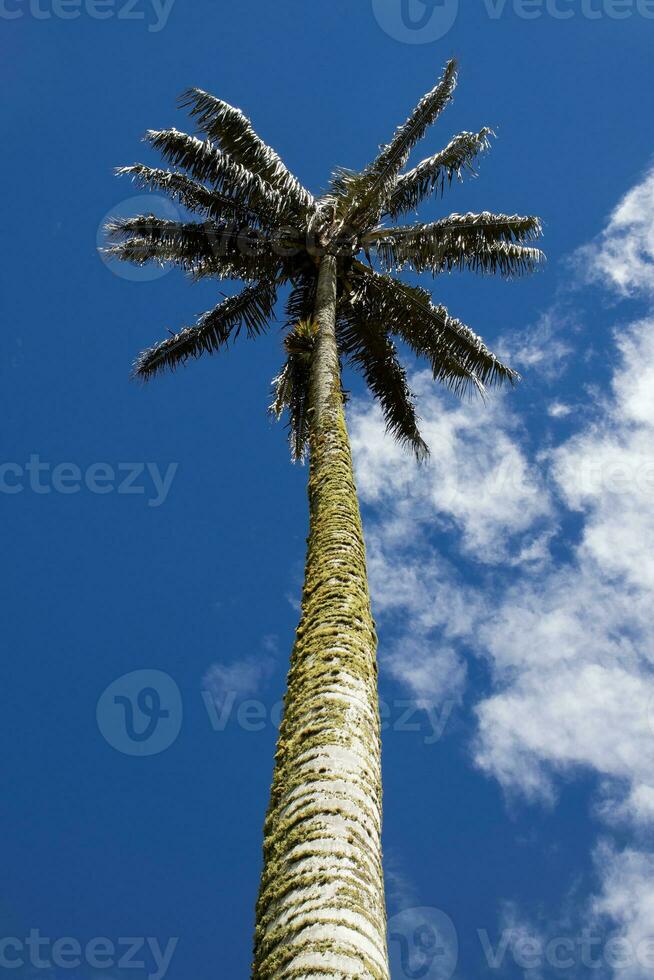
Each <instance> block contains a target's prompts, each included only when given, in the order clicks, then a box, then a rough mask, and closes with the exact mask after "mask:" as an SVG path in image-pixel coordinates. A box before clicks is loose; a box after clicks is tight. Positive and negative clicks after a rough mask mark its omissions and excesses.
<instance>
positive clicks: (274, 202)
mask: <svg viewBox="0 0 654 980" xmlns="http://www.w3.org/2000/svg"><path fill="white" fill-rule="evenodd" d="M145 139H146V140H147V141H148V142H149V143H150V144H151V145H152V146H153V147H154V149H156V150H158V151H159V152H160V153H161V155H162V156H163V158H164V159H165V160H167V161H168V163H171V164H172V165H173V166H174V167H182V168H183V169H184V170H188V172H189V173H190V174H191V176H192V177H194V178H195V179H196V180H199V181H209V182H210V183H211V184H212V186H213V188H214V189H215V190H216V191H218V192H219V193H222V194H226V195H229V196H231V197H234V198H235V199H236V200H238V201H240V202H241V203H242V204H244V205H246V206H250V207H252V208H254V209H256V210H258V211H259V212H261V213H262V214H264V215H266V216H267V218H268V221H269V223H272V222H274V221H276V220H278V219H280V218H283V217H285V218H287V219H288V220H290V219H291V216H292V208H291V203H290V201H289V199H288V197H287V196H285V195H284V194H283V193H281V192H280V191H278V190H276V189H275V188H273V187H271V186H270V185H269V184H268V183H267V182H266V181H265V180H263V179H262V177H260V176H259V175H258V174H255V173H253V172H252V171H251V170H248V168H247V167H244V166H243V165H242V164H240V163H238V161H236V160H235V159H233V158H232V157H231V156H230V155H229V154H228V153H223V152H222V151H221V150H219V149H217V148H216V147H215V146H212V144H211V143H210V142H208V141H203V140H199V139H197V137H195V136H188V135H187V134H186V133H181V132H179V130H177V129H162V130H154V129H151V130H149V131H148V132H147V133H146V136H145Z"/></svg>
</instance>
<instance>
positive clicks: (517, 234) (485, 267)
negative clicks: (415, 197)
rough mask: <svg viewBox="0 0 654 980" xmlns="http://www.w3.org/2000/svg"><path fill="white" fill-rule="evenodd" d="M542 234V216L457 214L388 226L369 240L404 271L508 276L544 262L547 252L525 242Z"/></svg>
mask: <svg viewBox="0 0 654 980" xmlns="http://www.w3.org/2000/svg"><path fill="white" fill-rule="evenodd" d="M540 234H541V225H540V221H539V220H538V218H534V217H521V216H519V215H505V214H490V213H489V212H487V211H485V212H483V213H482V214H463V215H459V214H453V215H451V216H450V217H449V218H445V219H443V220H442V221H435V222H432V223H431V224H426V225H425V224H416V225H408V226H405V227H401V226H400V227H397V228H393V229H389V230H388V231H386V230H384V229H382V230H379V231H376V232H372V233H370V234H369V235H368V236H366V237H365V238H364V240H363V241H364V244H366V245H368V246H369V247H370V246H372V247H374V248H375V250H376V252H377V256H378V258H379V260H380V262H381V264H382V266H383V268H385V269H388V270H389V271H390V270H393V269H398V270H401V269H403V268H404V267H405V266H407V265H408V266H411V267H412V268H413V269H415V270H416V272H424V271H425V270H429V271H430V272H432V273H433V274H434V275H437V274H438V273H441V272H450V271H452V270H453V269H469V270H471V271H474V272H490V273H495V272H499V273H501V274H502V275H505V276H512V275H513V276H514V275H520V274H523V273H527V272H533V271H534V269H535V268H537V266H538V265H539V264H540V263H541V262H542V261H543V258H544V256H543V253H542V252H541V251H540V250H539V249H537V248H529V247H525V246H524V245H522V244H521V243H522V242H526V241H531V240H533V239H534V238H536V237H538V236H539V235H540Z"/></svg>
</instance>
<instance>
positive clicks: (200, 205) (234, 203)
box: [115, 163, 273, 228]
mask: <svg viewBox="0 0 654 980" xmlns="http://www.w3.org/2000/svg"><path fill="white" fill-rule="evenodd" d="M115 172H116V176H118V177H124V176H126V177H131V178H132V180H133V181H134V183H135V184H137V185H138V186H139V187H144V188H146V190H150V191H154V190H156V191H163V193H165V194H167V195H168V196H169V197H170V198H171V199H172V200H173V201H178V202H179V203H180V204H183V205H184V207H185V208H186V209H187V210H188V211H193V212H196V213H202V214H205V215H206V216H207V217H208V218H214V219H215V220H217V221H236V222H238V223H239V224H250V225H253V226H254V225H256V226H258V227H261V228H270V227H273V222H271V216H270V214H269V213H267V211H264V210H263V209H259V210H258V209H256V208H254V207H248V206H247V205H245V204H243V203H242V202H241V201H239V200H238V199H237V198H235V197H230V196H229V195H226V194H220V193H219V192H218V191H214V190H209V188H208V187H205V186H204V184H201V183H200V182H199V181H197V180H193V179H192V178H191V177H187V176H186V174H182V173H178V172H176V171H172V170H162V169H160V168H158V167H147V166H146V165H145V164H143V163H135V164H133V165H132V166H131V167H118V168H117V169H116V171H115Z"/></svg>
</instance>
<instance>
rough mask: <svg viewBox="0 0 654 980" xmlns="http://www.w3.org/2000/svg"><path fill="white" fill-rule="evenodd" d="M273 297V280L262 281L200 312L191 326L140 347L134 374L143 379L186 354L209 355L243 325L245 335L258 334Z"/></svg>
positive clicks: (172, 365) (181, 360)
mask: <svg viewBox="0 0 654 980" xmlns="http://www.w3.org/2000/svg"><path fill="white" fill-rule="evenodd" d="M276 299H277V283H276V282H275V281H273V280H263V281H261V282H256V283H254V284H253V285H251V286H248V287H246V288H245V289H244V290H243V291H242V292H241V293H239V294H238V295H236V296H230V297H228V298H227V299H225V300H224V301H223V302H222V303H219V304H218V306H216V307H215V308H214V309H213V310H211V311H210V312H208V313H204V314H203V315H202V316H201V317H200V318H199V320H198V322H197V323H196V324H195V326H193V327H185V328H184V329H183V330H180V331H179V332H178V333H176V334H173V335H172V336H171V337H168V338H167V339H166V340H162V341H161V343H159V344H156V345H155V346H154V347H151V348H149V349H148V350H144V351H143V352H142V353H141V354H140V355H139V357H138V358H137V360H136V362H135V364H134V374H135V376H136V377H138V378H142V379H143V380H144V381H145V380H148V379H149V378H151V377H154V375H156V374H160V373H162V372H164V371H166V370H174V369H175V368H176V367H178V366H179V365H180V364H184V363H185V362H186V361H187V360H188V358H189V357H199V356H200V355H201V354H204V353H207V354H212V353H214V352H216V351H219V350H221V349H222V348H224V347H225V346H226V345H227V343H228V342H229V340H230V338H231V337H232V336H234V337H236V336H238V334H239V332H240V330H241V329H242V328H243V327H244V328H245V330H246V331H247V334H248V336H249V337H254V336H257V335H258V334H260V333H262V332H263V331H264V330H265V329H266V327H267V325H268V321H269V320H270V318H271V316H272V314H273V311H274V308H275V301H276Z"/></svg>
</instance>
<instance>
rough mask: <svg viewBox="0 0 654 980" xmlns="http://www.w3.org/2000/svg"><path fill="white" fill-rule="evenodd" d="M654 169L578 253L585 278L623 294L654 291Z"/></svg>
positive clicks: (580, 267) (578, 264)
mask: <svg viewBox="0 0 654 980" xmlns="http://www.w3.org/2000/svg"><path fill="white" fill-rule="evenodd" d="M653 215H654V170H651V171H650V172H649V173H648V174H647V175H646V176H645V178H644V179H643V181H642V182H641V183H640V184H638V185H637V186H636V187H634V188H632V189H631V190H630V191H629V193H628V194H626V195H625V197H624V198H623V199H622V201H620V203H619V204H618V206H617V207H616V209H615V210H614V211H613V214H612V215H611V217H610V220H609V223H608V225H607V227H606V228H605V230H604V231H603V232H602V234H601V235H600V236H599V237H598V238H597V239H596V240H595V241H594V242H592V243H591V244H590V245H585V246H584V247H583V248H581V249H579V250H578V251H577V253H576V256H575V259H576V264H577V266H578V268H579V270H580V272H581V274H582V276H584V278H585V279H586V280H588V281H591V282H598V283H601V284H602V285H605V286H606V285H610V286H612V287H613V288H614V289H615V290H616V291H617V292H618V293H620V294H621V295H623V296H631V295H633V294H635V293H639V292H641V293H646V294H649V295H652V294H654V267H653V263H654V222H653V221H652V216H653Z"/></svg>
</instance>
